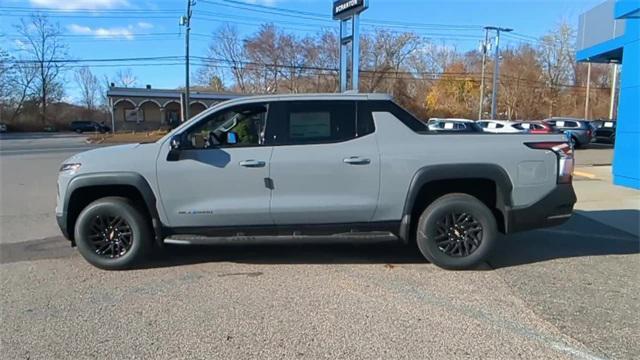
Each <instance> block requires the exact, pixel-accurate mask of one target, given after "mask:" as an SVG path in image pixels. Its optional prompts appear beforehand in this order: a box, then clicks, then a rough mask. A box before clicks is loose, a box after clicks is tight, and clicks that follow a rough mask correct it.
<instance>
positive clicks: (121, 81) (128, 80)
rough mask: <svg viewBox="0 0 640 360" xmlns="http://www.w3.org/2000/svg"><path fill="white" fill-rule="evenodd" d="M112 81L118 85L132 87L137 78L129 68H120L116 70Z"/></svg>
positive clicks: (136, 82)
mask: <svg viewBox="0 0 640 360" xmlns="http://www.w3.org/2000/svg"><path fill="white" fill-rule="evenodd" d="M113 83H114V84H115V85H116V86H118V87H124V88H129V87H134V86H136V85H137V84H138V78H137V77H136V76H135V75H134V74H133V72H132V71H131V69H130V68H126V69H120V70H118V71H117V72H116V74H115V77H114V79H113Z"/></svg>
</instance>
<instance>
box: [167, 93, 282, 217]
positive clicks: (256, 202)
mask: <svg viewBox="0 0 640 360" xmlns="http://www.w3.org/2000/svg"><path fill="white" fill-rule="evenodd" d="M267 108H268V106H267V105H266V104H247V105H238V106H235V107H232V108H227V109H221V110H220V111H218V112H215V113H213V114H211V115H209V116H207V117H206V118H204V119H202V121H200V122H198V123H197V124H194V126H191V127H190V128H188V129H186V130H185V131H184V133H183V136H182V137H181V139H182V141H183V142H185V143H186V144H184V145H183V146H181V147H184V149H181V150H180V151H179V152H178V154H179V157H178V158H177V159H169V158H168V153H169V144H168V142H167V144H166V146H164V148H163V149H162V151H161V152H160V154H159V156H158V159H157V162H158V163H157V177H158V186H159V189H160V198H161V201H162V205H163V207H164V210H165V213H166V216H167V219H168V221H169V224H168V225H170V226H172V227H216V226H238V225H273V221H272V220H271V216H270V215H269V200H270V197H271V190H270V189H269V187H268V186H266V185H265V182H266V179H267V177H268V174H269V159H270V157H271V152H272V150H273V148H272V146H270V145H268V144H266V142H265V137H266V134H265V131H266V130H265V128H266V122H265V120H266V117H267Z"/></svg>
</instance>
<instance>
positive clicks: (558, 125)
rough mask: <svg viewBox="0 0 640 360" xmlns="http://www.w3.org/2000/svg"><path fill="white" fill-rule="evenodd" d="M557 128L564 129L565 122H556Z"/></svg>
mask: <svg viewBox="0 0 640 360" xmlns="http://www.w3.org/2000/svg"><path fill="white" fill-rule="evenodd" d="M556 126H557V127H564V121H557V122H556Z"/></svg>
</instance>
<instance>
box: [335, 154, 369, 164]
mask: <svg viewBox="0 0 640 360" xmlns="http://www.w3.org/2000/svg"><path fill="white" fill-rule="evenodd" d="M342 161H343V162H344V163H345V164H351V165H367V164H370V163H371V160H370V159H366V158H363V157H360V156H351V157H348V158H344V159H343V160H342Z"/></svg>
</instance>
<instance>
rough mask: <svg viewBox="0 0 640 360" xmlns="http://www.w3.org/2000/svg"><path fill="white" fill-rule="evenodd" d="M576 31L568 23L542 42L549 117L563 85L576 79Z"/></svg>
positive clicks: (541, 54) (563, 24) (540, 55)
mask: <svg viewBox="0 0 640 360" xmlns="http://www.w3.org/2000/svg"><path fill="white" fill-rule="evenodd" d="M574 43H575V30H574V29H573V28H572V27H571V26H569V24H567V23H566V22H563V23H561V24H560V25H558V27H557V28H556V29H554V30H552V31H550V32H549V33H548V34H547V35H545V36H543V37H542V39H541V42H540V49H539V60H538V61H539V62H540V64H541V66H542V69H543V73H544V80H545V81H546V83H547V91H546V96H545V100H546V101H547V103H548V106H549V116H551V115H553V113H554V110H555V106H556V104H557V103H558V101H559V95H560V92H561V88H562V86H563V84H567V82H568V81H570V80H572V79H574V78H575V75H574V68H573V65H574V63H575V56H574V49H573V46H572V45H573V44H574Z"/></svg>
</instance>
